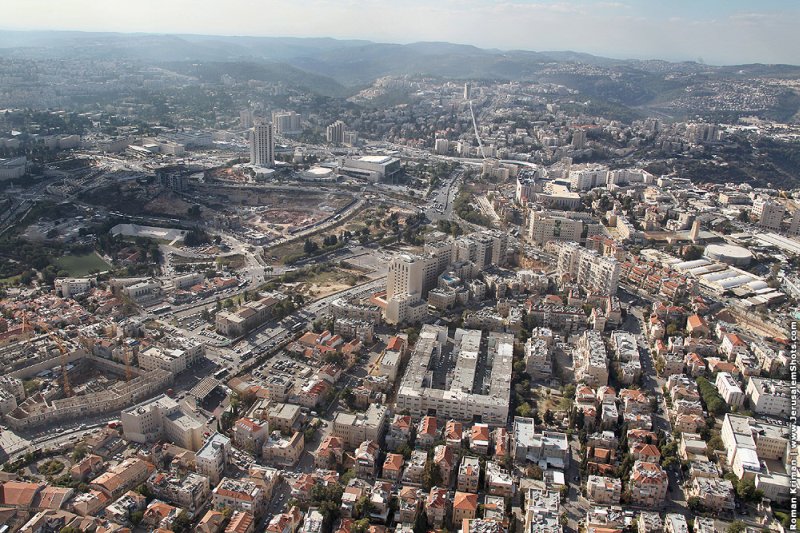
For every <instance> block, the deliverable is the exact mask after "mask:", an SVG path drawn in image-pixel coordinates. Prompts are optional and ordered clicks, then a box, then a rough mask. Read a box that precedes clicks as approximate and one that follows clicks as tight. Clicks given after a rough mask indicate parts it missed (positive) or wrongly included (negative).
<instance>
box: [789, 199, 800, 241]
mask: <svg viewBox="0 0 800 533" xmlns="http://www.w3.org/2000/svg"><path fill="white" fill-rule="evenodd" d="M789 235H800V204H797V203H795V206H794V214H792V220H791V222H789Z"/></svg>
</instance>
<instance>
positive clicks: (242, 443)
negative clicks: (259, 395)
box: [231, 418, 269, 455]
mask: <svg viewBox="0 0 800 533" xmlns="http://www.w3.org/2000/svg"><path fill="white" fill-rule="evenodd" d="M268 434H269V424H268V423H263V424H261V423H258V422H256V421H255V420H252V419H250V418H240V419H239V420H237V421H236V422H235V423H234V424H233V429H232V432H231V436H232V437H233V443H234V444H235V445H236V446H238V447H239V448H241V449H243V450H245V451H247V452H249V453H252V454H254V455H258V454H260V453H261V447H262V446H263V445H264V439H265V438H266V437H267V435H268Z"/></svg>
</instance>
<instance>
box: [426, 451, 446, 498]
mask: <svg viewBox="0 0 800 533" xmlns="http://www.w3.org/2000/svg"><path fill="white" fill-rule="evenodd" d="M441 483H442V473H441V472H440V471H439V466H438V465H437V464H436V463H435V462H433V458H432V457H428V460H427V461H426V462H425V469H424V470H423V471H422V487H423V489H425V490H426V491H429V490H431V488H433V487H438V486H439V485H441Z"/></svg>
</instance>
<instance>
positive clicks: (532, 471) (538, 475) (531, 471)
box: [525, 465, 544, 481]
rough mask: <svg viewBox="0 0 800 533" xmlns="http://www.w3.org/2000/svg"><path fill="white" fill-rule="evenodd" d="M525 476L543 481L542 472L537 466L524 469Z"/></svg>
mask: <svg viewBox="0 0 800 533" xmlns="http://www.w3.org/2000/svg"><path fill="white" fill-rule="evenodd" d="M525 475H526V476H527V477H529V478H532V479H538V480H540V481H541V480H542V479H544V471H543V470H542V468H541V467H540V466H539V465H529V466H528V467H527V468H526V469H525Z"/></svg>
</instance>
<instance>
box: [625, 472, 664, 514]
mask: <svg viewBox="0 0 800 533" xmlns="http://www.w3.org/2000/svg"><path fill="white" fill-rule="evenodd" d="M668 485H669V476H667V473H666V472H665V471H664V470H663V469H662V468H661V467H660V466H659V465H658V464H657V463H649V462H645V461H636V462H635V463H634V464H633V468H632V469H631V475H630V482H629V487H630V491H631V502H632V503H634V504H636V505H641V506H643V507H651V508H652V507H661V506H662V505H663V503H664V499H665V498H666V496H667V487H668Z"/></svg>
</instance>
